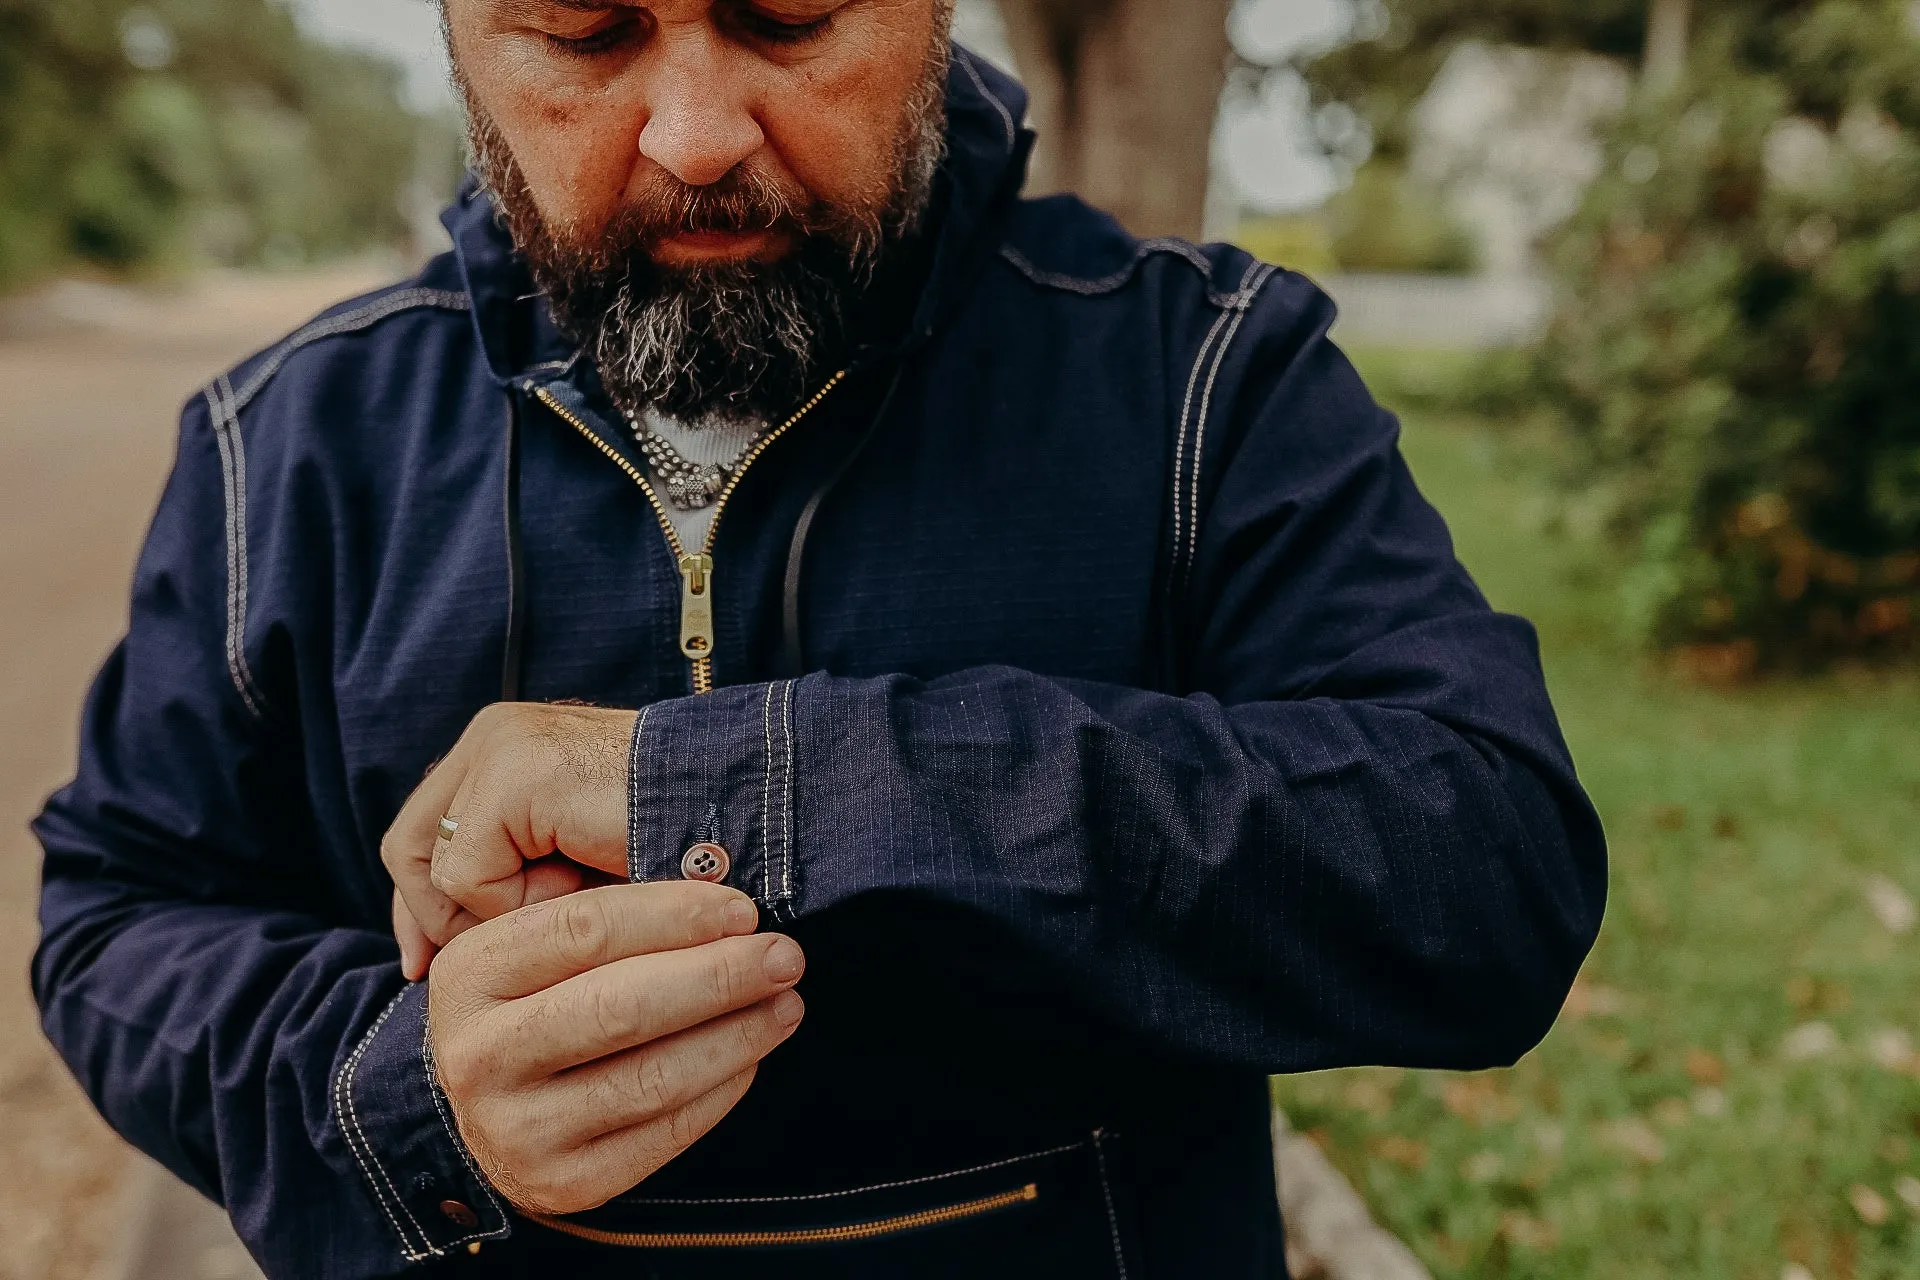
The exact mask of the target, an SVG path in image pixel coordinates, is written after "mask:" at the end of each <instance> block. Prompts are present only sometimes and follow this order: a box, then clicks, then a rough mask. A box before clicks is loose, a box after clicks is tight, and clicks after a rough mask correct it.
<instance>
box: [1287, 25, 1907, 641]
mask: <svg viewBox="0 0 1920 1280" xmlns="http://www.w3.org/2000/svg"><path fill="white" fill-rule="evenodd" d="M1387 14H1388V21H1387V23H1386V24H1385V29H1384V30H1383V31H1382V32H1381V33H1380V35H1379V36H1378V37H1377V38H1374V39H1367V40H1359V41H1355V42H1353V43H1350V44H1347V45H1345V46H1343V47H1341V48H1339V49H1337V50H1335V51H1333V52H1331V53H1329V54H1327V55H1326V56H1323V57H1320V58H1318V59H1315V60H1313V61H1312V62H1311V63H1309V64H1308V65H1306V66H1305V68H1304V75H1305V77H1306V79H1307V81H1308V83H1309V84H1310V85H1311V88H1312V92H1313V94H1314V97H1315V100H1316V101H1322V102H1345V103H1349V104H1353V105H1355V106H1356V107H1357V109H1359V110H1360V111H1361V112H1362V114H1364V115H1365V117H1366V118H1367V120H1368V121H1369V124H1370V125H1371V127H1372V131H1373V136H1374V142H1375V146H1374V159H1373V160H1372V161H1370V167H1382V166H1384V167H1385V168H1386V171H1387V172H1393V167H1394V166H1395V165H1399V164H1403V163H1404V160H1405V157H1406V156H1407V155H1408V153H1409V151H1410V149H1411V147H1412V145H1413V140H1414V137H1415V135H1416V132H1417V130H1416V122H1417V121H1418V119H1419V110H1420V103H1421V102H1422V100H1423V98H1424V96H1425V95H1426V94H1427V93H1428V91H1429V89H1430V88H1431V87H1432V86H1433V84H1434V82H1435V79H1436V77H1437V76H1439V75H1440V74H1441V72H1442V69H1443V68H1444V67H1445V66H1446V65H1447V64H1448V60H1449V59H1450V58H1453V57H1456V56H1457V55H1458V54H1459V52H1460V51H1461V50H1462V49H1463V48H1464V47H1466V46H1467V45H1468V44H1469V42H1481V43H1482V44H1488V45H1493V46H1499V47H1509V48H1510V47H1515V46H1519V47H1525V48H1531V49H1536V50H1545V51H1550V52H1552V53H1554V54H1557V55H1560V56H1561V57H1563V58H1565V59H1574V58H1578V57H1586V58H1594V57H1600V58H1607V59H1613V60H1617V61H1618V62H1620V63H1621V64H1623V65H1625V66H1631V67H1634V68H1636V69H1637V71H1638V83H1637V86H1636V87H1635V88H1634V90H1633V92H1632V93H1631V94H1630V95H1629V96H1627V97H1626V98H1625V99H1624V100H1623V102H1622V103H1621V109H1619V110H1618V111H1615V112H1611V113H1609V114H1608V115H1607V116H1606V118H1605V119H1604V120H1603V121H1602V124H1601V127H1600V129H1599V141H1600V143H1601V152H1600V155H1601V157H1602V161H1603V163H1602V165H1601V167H1600V172H1599V173H1598V174H1597V175H1595V176H1594V180H1593V181H1592V182H1591V183H1590V184H1586V185H1584V186H1583V188H1582V193H1581V198H1580V201H1579V204H1578V208H1577V212H1575V213H1574V214H1573V216H1572V217H1571V218H1570V219H1568V220H1566V221H1565V222H1564V223H1562V224H1561V225H1559V226H1558V227H1557V228H1556V229H1555V230H1553V232H1552V233H1551V234H1550V235H1548V236H1547V237H1546V238H1545V242H1544V244H1543V246H1542V248H1543V250H1544V262H1545V265H1546V266H1547V267H1548V268H1549V270H1550V272H1551V275H1552V278H1553V281H1554V285H1555V287H1556V294H1557V299H1558V301H1557V305H1556V308H1555V311H1554V317H1553V320H1552V322H1551V325H1550V327H1549V330H1548V332H1547V334H1546V335H1545V336H1544V338H1543V339H1542V340H1541V341H1540V343H1539V344H1538V345H1537V346H1536V347H1535V348H1534V349H1533V350H1532V351H1531V352H1530V353H1528V354H1527V357H1526V359H1525V361H1524V368H1525V375H1524V378H1523V380H1522V382H1521V383H1520V384H1519V386H1517V387H1514V386H1511V385H1509V386H1508V387H1507V388H1506V389H1507V390H1518V391H1520V392H1522V396H1521V398H1520V399H1518V400H1515V401H1513V402H1512V404H1511V405H1510V406H1509V407H1524V408H1525V409H1526V410H1527V411H1528V412H1529V413H1530V414H1532V415H1534V416H1537V417H1543V418H1545V419H1546V420H1547V421H1549V422H1550V423H1551V424H1552V426H1553V428H1554V429H1555V431H1556V433H1557V436H1556V438H1557V440H1558V442H1559V453H1560V458H1561V471H1562V479H1563V480H1564V482H1565V485H1566V490H1567V492H1568V494H1569V508H1570V509H1571V510H1573V511H1575V512H1576V514H1577V515H1579V516H1580V517H1581V518H1582V519H1583V520H1584V521H1586V522H1588V523H1590V524H1592V525H1593V526H1594V527H1596V528H1602V529H1605V530H1606V531H1608V532H1609V533H1611V535H1612V536H1613V538H1614V540H1615V542H1616V544H1617V545H1619V546H1620V547H1622V548H1623V549H1624V550H1625V551H1626V553H1627V555H1628V556H1629V558H1630V559H1631V562H1632V563H1631V568H1630V570H1629V572H1627V573H1626V575H1625V577H1624V587H1623V592H1624V601H1623V604H1624V609H1623V613H1624V616H1625V617H1626V618H1627V620H1628V623H1629V625H1630V626H1631V627H1632V629H1633V630H1634V631H1635V632H1636V633H1637V634H1639V635H1641V636H1643V637H1645V638H1647V639H1649V640H1651V641H1653V642H1655V643H1657V644H1660V645H1665V646H1674V647H1678V648H1679V649H1680V651H1681V652H1682V654H1683V656H1685V657H1687V658H1688V659H1689V660H1690V661H1691V662H1693V663H1694V664H1695V665H1697V666H1698V667H1699V668H1700V669H1701V670H1702V671H1704V672H1706V673H1709V674H1713V675H1717V676H1723V677H1737V676H1742V675H1746V674H1750V673H1752V672H1754V671H1756V670H1760V669H1764V668H1769V667H1780V666H1794V667H1806V666H1811V665H1818V664H1820V663H1823V662H1827V661H1831V660H1833V659H1836V658H1840V657H1845V656H1853V655H1865V656H1871V655H1876V654H1890V653H1901V652H1911V650H1912V648H1913V646H1914V643H1915V637H1916V627H1915V617H1916V611H1917V610H1920V349H1917V348H1916V347H1915V345H1914V343H1913V335H1914V334H1915V333H1917V332H1920V8H1917V7H1916V6H1915V5H1913V4H1911V3H1909V2H1908V0H1772V2H1770V3H1767V4H1760V5H1756V4H1752V3H1745V2H1738V0H1652V3H1649V2H1648V0H1583V2H1578V3H1576V2H1573V0H1565V2H1562V0H1506V2H1504V3H1491V4H1489V3H1468V0H1390V3H1388V5H1387ZM1561 65H1565V66H1571V65H1573V64H1572V63H1571V62H1563V63H1562V64H1561ZM1363 173H1364V171H1363ZM1362 189H1363V187H1361V186H1356V188H1355V190H1356V191H1358V190H1362ZM1481 375H1482V376H1483V377H1484V376H1490V371H1489V370H1488V369H1486V368H1484V367H1483V368H1482V370H1481Z"/></svg>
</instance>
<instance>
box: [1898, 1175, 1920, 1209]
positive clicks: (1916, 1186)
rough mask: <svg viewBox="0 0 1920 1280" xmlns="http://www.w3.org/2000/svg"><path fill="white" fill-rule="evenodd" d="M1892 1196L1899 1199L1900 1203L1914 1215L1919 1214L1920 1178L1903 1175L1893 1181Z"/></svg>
mask: <svg viewBox="0 0 1920 1280" xmlns="http://www.w3.org/2000/svg"><path fill="white" fill-rule="evenodd" d="M1893 1194H1895V1195H1897V1196H1899V1197H1900V1203H1901V1204H1903V1205H1905V1206H1907V1208H1909V1209H1911V1210H1912V1211H1913V1212H1915V1213H1920V1178H1916V1177H1914V1176H1913V1175H1912V1174H1910V1173H1903V1174H1901V1175H1900V1176H1899V1177H1898V1178H1895V1179H1894V1180H1893Z"/></svg>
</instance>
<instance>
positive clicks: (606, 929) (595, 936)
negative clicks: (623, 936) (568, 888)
mask: <svg viewBox="0 0 1920 1280" xmlns="http://www.w3.org/2000/svg"><path fill="white" fill-rule="evenodd" d="M554 915H555V917H556V919H555V921H554V928H555V931H556V934H557V936H556V938H555V943H556V945H557V946H558V947H559V949H560V952H561V954H562V956H563V957H564V958H566V959H568V960H571V961H574V962H575V963H578V964H580V965H593V964H596V963H598V961H599V960H600V958H601V956H603V955H605V954H606V950H607V947H608V944H609V941H610V939H611V938H612V935H613V925H612V922H611V921H609V920H608V918H607V910H606V907H605V906H603V905H602V904H601V902H600V900H599V898H598V897H596V896H595V895H593V894H575V895H573V896H572V897H568V898H563V899H560V905H559V906H558V907H557V908H555V910H554Z"/></svg>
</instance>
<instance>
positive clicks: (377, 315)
mask: <svg viewBox="0 0 1920 1280" xmlns="http://www.w3.org/2000/svg"><path fill="white" fill-rule="evenodd" d="M472 305H473V304H472V303H471V302H469V301H468V299H467V295H466V294H464V293H460V292H457V291H455V290H452V289H402V290H400V291H399V292H397V293H390V294H387V295H386V296H384V297H381V298H376V299H374V300H373V301H372V302H369V303H366V304H364V305H363V306H359V307H356V308H354V309H353V310H352V311H344V312H342V313H340V314H339V315H337V316H327V317H325V318H324V319H320V320H314V321H311V322H310V323H308V324H306V325H304V326H302V327H301V328H299V329H297V330H295V331H294V332H293V334H292V335H290V336H289V337H288V338H286V339H285V340H284V341H283V342H281V343H280V345H279V346H277V347H275V348H274V349H273V350H272V352H271V353H269V354H268V356H267V359H266V361H265V363H263V364H262V365H261V366H260V368H259V369H257V370H255V372H254V375H253V376H252V377H251V378H249V379H248V380H247V382H246V385H245V386H243V387H241V388H240V390H239V392H238V393H237V394H236V395H235V396H234V398H233V401H232V404H233V416H234V417H235V418H236V419H237V418H238V417H239V416H240V414H241V412H242V411H243V410H245V409H246V407H247V406H248V405H249V404H252V403H253V399H254V397H255V396H258V395H259V394H260V393H261V392H262V391H264V390H265V389H266V386H267V384H268V383H269V382H271V381H273V379H274V377H275V376H276V375H277V374H279V372H280V370H281V368H282V367H283V366H284V365H285V364H286V362H287V361H288V360H290V359H292V358H293V357H294V356H295V355H297V354H298V353H299V352H300V351H302V350H304V349H305V348H307V347H310V346H312V345H313V344H314V343H316V342H319V341H321V340H322V339H325V338H336V337H340V336H343V335H345V334H349V333H359V332H361V331H362V330H365V329H370V328H372V327H373V326H374V325H376V324H378V323H379V322H380V321H382V320H385V319H387V318H388V317H389V316H396V315H399V314H401V313H402V312H407V311H419V310H424V309H427V308H435V309H438V310H441V311H470V310H472Z"/></svg>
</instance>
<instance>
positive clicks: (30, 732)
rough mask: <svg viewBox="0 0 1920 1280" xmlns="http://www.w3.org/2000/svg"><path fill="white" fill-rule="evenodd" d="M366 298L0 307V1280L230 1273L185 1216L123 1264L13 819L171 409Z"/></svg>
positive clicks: (47, 749)
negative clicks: (49, 1016)
mask: <svg viewBox="0 0 1920 1280" xmlns="http://www.w3.org/2000/svg"><path fill="white" fill-rule="evenodd" d="M376 282H377V277H376V276H375V275H374V273H372V272H370V271H367V270H352V271H340V272H333V273H329V274H327V275H323V276H301V277H282V278H270V279H261V278H251V279H249V278H246V277H224V278H215V279H211V280H208V281H205V282H203V283H201V284H199V285H196V286H195V287H194V288H193V289H191V290H189V291H182V292H179V293H176V294H174V295H172V296H163V297H154V296H142V295H130V294H128V293H126V292H124V291H115V290H99V289H91V290H88V289H82V290H78V291H75V290H72V289H68V290H65V291H63V293H62V295H61V296H60V297H57V298H55V299H53V300H52V305H50V306H43V307H39V308H37V309H36V308H35V307H33V306H22V304H19V303H10V304H9V305H8V308H7V317H8V318H9V320H10V322H11V327H12V329H13V331H14V332H16V333H19V332H22V331H26V332H28V333H29V334H34V335H37V336H28V337H24V338H14V339H11V340H9V339H5V338H0V592H3V594H0V600H4V607H0V670H3V671H5V672H6V678H5V679H4V680H0V974H5V975H6V979H5V981H4V983H0V1280H119V1277H121V1276H127V1277H132V1276H139V1277H142V1280H149V1278H150V1280H239V1276H240V1275H242V1274H244V1273H235V1272H230V1271H223V1270H220V1269H218V1268H219V1265H220V1264H219V1262H218V1258H217V1256H216V1255H217V1253H218V1249H219V1246H220V1243H221V1242H220V1238H219V1235H218V1232H217V1230H215V1231H213V1232H212V1234H211V1235H210V1236H209V1237H208V1238H202V1235H204V1234H205V1232H202V1235H196V1234H195V1232H201V1231H202V1228H203V1227H204V1226H205V1224H206V1221H207V1219H206V1216H205V1214H204V1213H202V1212H200V1211H199V1210H198V1209H197V1205H196V1202H194V1201H188V1202H187V1204H186V1208H185V1209H184V1210H183V1209H182V1208H181V1206H180V1205H179V1204H177V1203H174V1202H172V1201H168V1202H166V1204H165V1206H164V1208H165V1212H163V1213H161V1214H159V1215H157V1216H156V1217H154V1218H152V1219H151V1221H153V1222H155V1223H161V1224H165V1225H167V1226H168V1228H169V1231H170V1232H171V1234H170V1235H168V1236H167V1239H168V1240H172V1241H174V1242H175V1244H176V1245H177V1246H178V1247H177V1248H176V1249H175V1250H174V1254H175V1256H173V1257H171V1258H161V1257H156V1256H148V1257H128V1256H127V1254H126V1252H125V1243H124V1242H125V1241H126V1240H127V1238H128V1235H129V1228H130V1227H132V1226H133V1225H134V1224H135V1223H136V1222H138V1221H145V1220H148V1219H146V1218H145V1217H144V1215H145V1213H146V1212H147V1210H146V1208H145V1207H144V1205H145V1201H144V1200H143V1197H142V1196H141V1195H140V1194H139V1191H140V1188H141V1186H142V1185H143V1184H141V1183H140V1182H139V1180H138V1179H136V1178H135V1177H134V1176H133V1171H134V1170H135V1169H136V1168H137V1167H138V1166H136V1165H135V1164H134V1163H133V1162H132V1160H131V1159H130V1158H129V1156H128V1155H127V1153H126V1151H125V1149H124V1148H123V1147H122V1146H121V1144H120V1143H119V1141H118V1139H116V1138H114V1137H113V1135H112V1134H111V1133H109V1132H108V1131H107V1129H106V1127H105V1126H104V1125H103V1124H101V1122H100V1121H99V1119H98V1118H97V1117H96V1116H95V1115H94V1114H93V1112H92V1110H91V1109H90V1108H89V1107H88V1106H87V1104H86V1102H85V1100H84V1099H83V1098H82V1097H81V1096H80V1092H79V1090H78V1089H77V1088H76V1087H75V1086H74V1084H73V1082H72V1080H71V1079H70V1078H69V1077H68V1075H67V1073H66V1069H65V1068H64V1067H63V1066H62V1065H61V1064H60V1063H59V1062H58V1060H57V1059H55V1058H54V1056H53V1053H52V1051H51V1050H49V1049H48V1048H47V1047H46V1045H45V1043H44V1041H42V1040H41V1038H40V1034H39V1029H38V1024H37V1021H36V1018H35V1015H34V1011H33V1005H32V1000H31V997H30V995H29V993H28V991H27V986H26V982H25V974H26V970H27V961H28V957H29V956H30V955H31V953H32V950H33V945H34V942H35V939H36V937H37V930H36V927H35V924H34V900H35V894H36V890H37V887H38V883H39V865H40V864H39V858H40V855H39V849H38V847H37V846H36V845H35V844H34V842H33V840H32V838H31V837H30V836H29V835H28V834H27V831H26V822H27V820H28V819H29V818H30V817H31V816H32V815H33V814H34V812H35V811H37V810H38V808H39V806H40V802H41V800H42V799H43V798H44V797H45V795H46V794H47V792H49V791H51V790H52V789H53V788H54V787H56V786H58V785H59V784H60V783H61V782H62V781H64V780H65V778H66V777H67V775H68V773H69V771H70V770H71V769H72V767H73V750H74V736H75V731H76V726H77V724H78V719H79V706H80V699H81V695H82V693H83V692H84V691H85V689H86V686H87V682H88V681H89V679H90V678H91V677H92V674H93V671H94V668H95V667H97V666H98V665H99V663H100V660H101V659H102V658H103V657H104V656H105V655H106V652H107V649H108V648H109V646H111V645H112V643H113V642H114V640H115V639H116V637H117V636H118V634H119V632H120V630H121V628H122V627H123V626H124V625H125V618H126V595H127V584H128V579H129V576H130V573H131V570H132V565H133V557H134V554H135V551H136V550H137V548H138V546H139V541H140V537H141V534H142V533H143V531H144V530H145V528H146V523H147V519H148V517H149V516H150V515H151V513H152V510H153V504H154V501H155V499H156V498H157V497H158V495H159V492H160V486H161V483H162V482H163V480H164V479H165V477H166V471H167V467H168V464H169V462H170V461H171V459H172V456H173V445H174V421H175V417H176V414H177V412H178V409H179V406H180V404H181V403H182V402H183V401H184V400H185V399H186V398H187V397H188V396H189V395H191V394H192V393H193V392H194V390H195V388H197V387H198V386H200V385H201V384H202V383H203V382H204V381H205V380H206V379H207V378H208V377H210V376H211V375H212V374H214V373H215V372H217V371H219V370H220V369H221V368H223V367H225V366H226V365H228V364H230V363H232V362H233V361H235V360H237V359H238V358H240V357H241V356H243V355H245V354H246V353H247V352H248V351H249V350H251V349H253V348H255V347H257V346H260V345H262V344H263V343H265V342H267V341H269V340H271V339H272V338H273V337H275V336H276V335H278V334H280V333H283V332H285V331H286V330H288V329H290V328H292V327H293V326H294V325H296V324H298V323H299V322H300V321H301V320H303V319H305V318H306V317H307V316H308V315H310V314H312V313H313V312H314V311H316V310H318V309H319V308H320V307H322V306H324V305H325V304H327V303H328V302H331V301H334V300H336V299H338V298H341V297H343V296H346V295H348V294H350V293H354V292H358V291H360V290H362V289H364V288H367V287H369V286H370V285H372V284H373V283H376ZM147 1185H151V1184H147ZM213 1225H214V1227H215V1228H218V1227H219V1226H220V1225H221V1224H220V1221H219V1219H218V1218H217V1217H216V1218H214V1219H213ZM173 1228H179V1229H180V1230H173ZM189 1237H190V1238H189ZM162 1243H165V1241H162Z"/></svg>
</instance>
